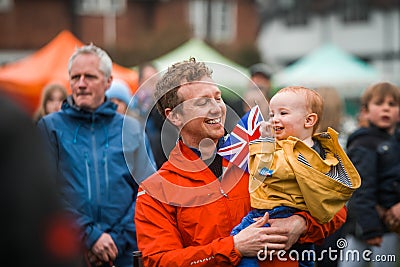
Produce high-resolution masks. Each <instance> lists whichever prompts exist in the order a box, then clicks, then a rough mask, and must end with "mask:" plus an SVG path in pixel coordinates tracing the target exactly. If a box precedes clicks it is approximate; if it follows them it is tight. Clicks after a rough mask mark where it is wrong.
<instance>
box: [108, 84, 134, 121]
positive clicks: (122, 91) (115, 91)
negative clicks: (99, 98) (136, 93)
mask: <svg viewBox="0 0 400 267" xmlns="http://www.w3.org/2000/svg"><path fill="white" fill-rule="evenodd" d="M106 96H107V97H108V98H109V99H110V101H111V102H113V103H114V104H116V105H117V112H118V113H119V114H122V115H125V113H126V112H129V109H128V106H129V102H130V101H131V97H132V94H131V90H130V88H129V86H128V85H127V84H126V83H125V82H124V81H122V80H116V79H114V80H113V81H112V83H111V86H110V88H109V89H108V90H107V91H106Z"/></svg>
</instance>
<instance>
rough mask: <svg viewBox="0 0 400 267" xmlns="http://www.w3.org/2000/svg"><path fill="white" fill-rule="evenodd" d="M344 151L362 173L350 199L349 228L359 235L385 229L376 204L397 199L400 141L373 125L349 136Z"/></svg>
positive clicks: (399, 191) (399, 192)
mask: <svg viewBox="0 0 400 267" xmlns="http://www.w3.org/2000/svg"><path fill="white" fill-rule="evenodd" d="M347 150H348V151H347V152H348V155H349V157H350V159H351V160H352V162H353V164H354V165H355V167H356V168H357V170H358V172H359V174H360V176H361V180H362V183H361V187H360V188H359V189H358V190H357V191H356V192H355V193H354V194H353V196H352V198H351V199H350V201H349V217H348V218H349V225H348V226H349V231H350V232H351V233H353V234H355V235H356V236H359V237H361V238H362V239H370V238H373V237H378V236H382V235H383V234H384V233H385V232H387V231H388V230H387V228H386V227H385V225H384V223H383V221H382V220H381V218H380V217H379V215H378V211H377V210H376V206H377V205H380V206H381V207H383V208H386V209H387V208H390V207H391V206H393V205H394V204H396V203H397V202H400V184H399V182H400V175H399V174H400V153H399V151H400V145H399V142H398V141H396V139H395V138H394V137H393V136H391V135H389V134H388V133H387V132H386V131H384V130H382V129H379V128H377V127H375V126H371V127H368V128H361V129H358V130H357V131H355V132H354V133H353V134H352V135H350V136H349V138H348V142H347Z"/></svg>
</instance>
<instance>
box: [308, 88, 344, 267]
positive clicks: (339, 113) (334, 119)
mask: <svg viewBox="0 0 400 267" xmlns="http://www.w3.org/2000/svg"><path fill="white" fill-rule="evenodd" d="M315 91H316V92H317V93H319V94H320V95H321V97H322V98H323V99H324V109H323V112H322V118H321V120H320V122H319V124H318V128H317V130H316V132H326V131H327V130H328V127H331V128H333V129H335V130H336V131H338V132H339V133H340V134H339V143H340V144H341V145H342V146H343V147H346V146H345V143H346V141H347V137H348V136H347V135H346V134H345V132H343V131H342V118H343V103H342V99H341V98H340V95H339V93H338V91H337V90H336V89H335V88H334V87H318V88H316V89H315ZM343 237H344V233H343V227H341V228H339V229H338V230H337V231H336V232H335V233H333V234H332V235H330V236H328V237H327V238H326V239H325V240H324V241H323V242H322V243H321V244H318V243H317V244H316V245H315V251H316V253H317V258H318V259H320V260H319V261H317V263H316V264H317V266H322V267H336V266H337V262H338V261H337V259H330V258H329V257H324V256H323V254H322V253H324V251H327V250H328V249H329V248H331V249H335V250H337V251H339V250H340V248H339V247H338V246H337V241H338V240H339V238H343Z"/></svg>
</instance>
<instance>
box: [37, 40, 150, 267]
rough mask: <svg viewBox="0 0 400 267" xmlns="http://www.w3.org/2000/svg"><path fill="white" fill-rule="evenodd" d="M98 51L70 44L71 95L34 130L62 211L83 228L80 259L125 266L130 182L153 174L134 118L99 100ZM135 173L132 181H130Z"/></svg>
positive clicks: (132, 235) (102, 67) (102, 84)
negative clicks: (55, 183)
mask: <svg viewBox="0 0 400 267" xmlns="http://www.w3.org/2000/svg"><path fill="white" fill-rule="evenodd" d="M111 71H112V61H111V59H110V57H109V56H108V55H107V53H106V52H105V51H103V50H102V49H100V48H98V47H96V46H94V45H87V46H83V47H81V48H78V49H77V50H76V51H75V53H74V54H73V55H72V56H71V58H70V60H69V64H68V72H69V77H70V85H71V89H72V95H71V96H69V97H68V98H67V100H66V101H65V102H64V103H63V106H62V109H61V111H60V112H57V113H53V114H51V115H49V116H46V117H44V118H43V119H42V120H41V121H39V123H38V127H39V129H40V130H41V132H42V133H43V135H44V137H45V142H46V143H47V144H48V147H49V150H50V156H51V159H52V160H53V161H54V167H55V168H56V170H55V171H56V172H57V175H58V176H57V177H58V180H57V181H58V182H59V183H60V184H61V188H62V192H61V193H62V198H63V201H64V203H65V206H66V208H67V210H69V211H71V212H72V213H73V214H74V215H75V216H76V218H77V223H78V225H79V226H81V227H82V229H83V241H84V244H85V246H86V248H87V251H88V253H87V255H88V260H89V261H90V262H91V264H93V265H96V266H99V265H104V266H110V264H115V265H116V266H118V267H121V266H129V267H130V266H132V254H131V252H132V251H133V250H135V249H136V248H137V246H136V230H135V225H134V221H133V217H134V209H135V199H136V193H137V183H136V182H135V180H136V181H137V182H140V181H142V180H143V179H144V178H146V177H147V176H149V175H150V174H152V173H153V172H154V169H153V167H152V164H151V162H150V160H149V156H148V154H147V153H151V151H146V148H145V145H144V131H143V130H142V129H141V126H140V124H139V122H137V121H136V120H134V119H132V118H129V117H125V118H124V117H123V116H122V115H120V114H118V113H116V105H115V104H113V103H112V102H110V101H108V100H107V98H106V97H105V92H106V90H107V89H108V88H109V87H110V84H111V82H112V75H111ZM134 178H135V179H134Z"/></svg>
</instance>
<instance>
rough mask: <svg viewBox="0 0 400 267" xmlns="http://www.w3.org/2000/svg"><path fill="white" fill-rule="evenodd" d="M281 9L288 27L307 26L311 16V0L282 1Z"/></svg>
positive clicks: (280, 2) (280, 3)
mask: <svg viewBox="0 0 400 267" xmlns="http://www.w3.org/2000/svg"><path fill="white" fill-rule="evenodd" d="M279 7H280V10H281V12H282V14H283V15H284V18H285V23H286V25H288V26H303V25H306V24H307V21H308V20H307V18H308V16H309V10H310V2H309V0H302V1H296V0H280V1H279Z"/></svg>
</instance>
